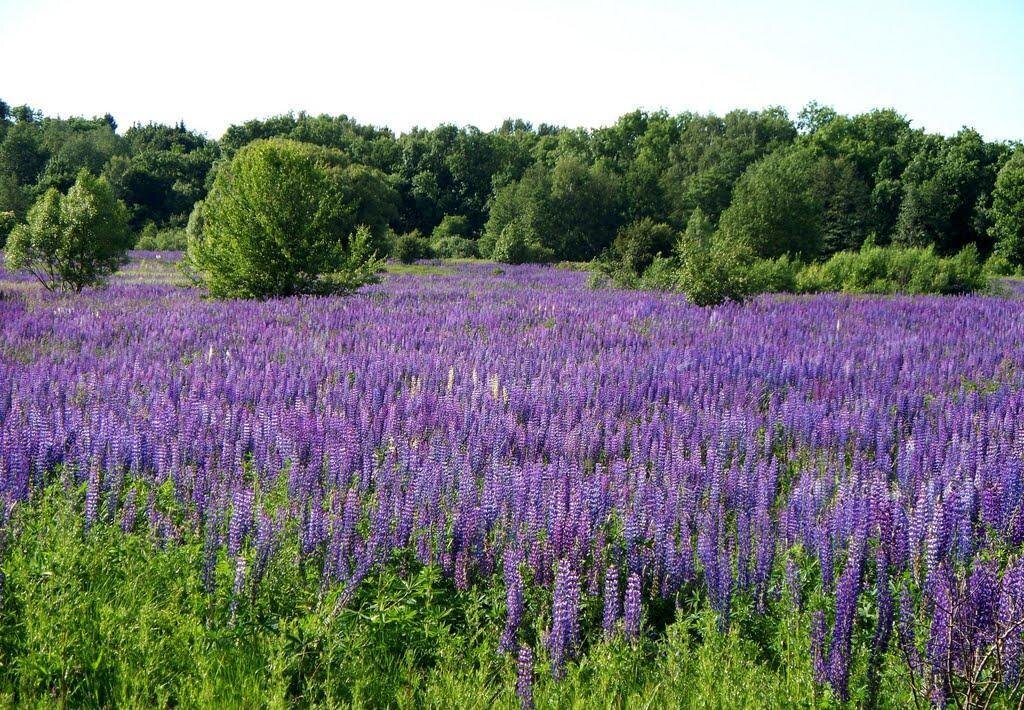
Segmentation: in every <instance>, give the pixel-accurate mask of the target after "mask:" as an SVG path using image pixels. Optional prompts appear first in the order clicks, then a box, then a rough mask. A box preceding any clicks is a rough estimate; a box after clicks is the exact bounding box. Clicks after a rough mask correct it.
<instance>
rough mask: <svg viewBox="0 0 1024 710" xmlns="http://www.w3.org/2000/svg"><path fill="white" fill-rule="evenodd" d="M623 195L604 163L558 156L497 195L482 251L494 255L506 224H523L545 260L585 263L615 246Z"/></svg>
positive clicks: (483, 237)
mask: <svg viewBox="0 0 1024 710" xmlns="http://www.w3.org/2000/svg"><path fill="white" fill-rule="evenodd" d="M621 199H622V194H621V185H620V183H619V181H618V178H617V177H616V176H615V175H614V174H613V173H611V172H610V171H609V170H607V169H605V168H604V167H602V166H600V165H593V166H588V165H587V164H586V163H584V162H583V161H582V160H580V159H579V158H578V157H576V156H574V155H563V156H561V157H559V158H557V159H556V161H555V164H554V166H553V167H551V168H549V167H548V166H546V165H544V164H543V163H537V164H536V165H534V166H533V167H531V168H530V169H529V170H528V171H527V172H526V173H525V174H524V175H523V178H522V179H521V180H519V181H517V182H513V183H510V184H508V185H505V186H504V187H502V188H500V189H499V190H498V191H497V192H496V193H495V195H494V199H493V201H492V203H491V209H490V216H489V219H488V221H487V226H486V228H485V230H484V234H483V236H482V237H481V239H480V243H479V248H480V253H481V255H482V256H488V255H490V254H491V250H492V249H494V248H495V245H496V244H497V242H498V241H499V239H500V235H501V234H502V233H503V232H504V230H505V229H506V227H508V226H509V225H511V224H512V223H513V222H521V223H523V224H524V225H526V226H525V227H524V228H525V229H527V231H528V233H529V234H531V235H532V236H531V240H533V241H535V242H536V244H538V245H540V246H542V247H544V248H543V249H542V250H540V251H539V252H537V253H538V255H540V256H543V258H544V260H546V261H550V260H551V259H552V258H555V259H560V260H567V261H586V260H588V259H591V258H593V257H595V256H597V255H598V254H599V253H600V252H601V251H603V250H604V249H605V248H607V247H608V246H609V245H610V244H611V241H612V239H613V237H614V236H615V231H616V230H617V229H618V226H619V224H620V223H621V211H620V209H621ZM516 229H519V228H518V227H517V228H516ZM548 252H551V256H547V253H548ZM495 258H496V257H495Z"/></svg>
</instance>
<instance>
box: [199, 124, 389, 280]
mask: <svg viewBox="0 0 1024 710" xmlns="http://www.w3.org/2000/svg"><path fill="white" fill-rule="evenodd" d="M353 167H358V168H360V169H361V179H360V180H358V181H354V180H352V179H350V178H351V175H350V173H351V168H353ZM364 173H365V174H364ZM378 181H379V182H384V178H383V177H382V176H381V177H379V180H378V178H377V176H376V175H373V174H371V171H370V169H366V168H364V167H363V166H348V165H346V164H345V159H344V157H343V156H342V155H341V153H340V152H338V151H334V150H331V149H328V148H322V147H320V146H315V145H311V144H308V143H300V142H297V141H292V140H285V139H272V140H261V141H255V142H253V143H250V144H249V145H247V146H245V147H244V148H242V149H241V150H239V151H238V152H237V153H236V154H235V156H234V158H233V159H232V160H231V162H230V163H229V164H228V165H225V166H223V167H222V168H221V169H220V170H219V171H218V172H217V177H216V179H215V180H214V184H213V188H212V189H211V190H210V194H209V196H208V197H207V199H206V201H205V202H204V203H203V211H202V217H203V224H202V230H201V231H199V232H198V233H195V232H194V233H193V234H192V235H191V236H190V238H189V244H188V255H187V258H188V264H189V265H190V266H191V267H192V268H193V269H195V270H196V271H197V272H198V273H199V275H200V277H201V278H202V280H203V281H205V282H206V285H207V286H208V288H209V290H210V294H211V295H213V296H214V297H217V298H270V297H275V296H291V295H296V294H328V293H338V292H343V291H348V290H351V289H354V288H357V287H358V286H361V285H363V284H365V283H369V282H371V281H373V280H375V274H376V272H377V271H378V270H379V269H380V267H381V266H382V263H383V262H382V261H381V260H380V259H378V258H377V256H376V253H375V251H374V249H373V242H374V234H373V233H372V232H371V229H370V228H369V227H367V226H364V225H365V224H366V223H367V222H368V221H372V220H371V219H370V217H369V216H368V215H367V210H368V207H373V206H374V205H376V204H377V202H379V201H380V200H379V199H378V196H377V195H376V193H377V192H380V191H381V190H380V189H378V188H380V187H381V186H380V185H378V184H377V182H378ZM369 183H372V184H369ZM364 188H365V189H364ZM371 190H372V191H374V194H372V195H369V196H367V195H364V194H362V193H363V192H369V191H371Z"/></svg>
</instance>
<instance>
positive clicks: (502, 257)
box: [491, 219, 555, 264]
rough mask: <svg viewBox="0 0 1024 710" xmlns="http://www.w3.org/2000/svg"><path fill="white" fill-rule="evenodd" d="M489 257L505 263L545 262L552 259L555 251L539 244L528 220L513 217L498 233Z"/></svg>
mask: <svg viewBox="0 0 1024 710" xmlns="http://www.w3.org/2000/svg"><path fill="white" fill-rule="evenodd" d="M491 258H492V259H494V260H495V261H500V262H503V263H506V264H526V263H531V262H540V263H545V262H549V261H552V260H554V258H555V253H554V251H552V250H551V249H550V248H548V247H546V246H544V245H543V244H541V241H540V239H539V238H538V237H537V234H536V233H535V232H534V230H533V227H532V226H531V225H530V223H529V222H528V221H526V220H525V219H514V220H512V221H511V222H509V223H508V224H506V225H505V227H504V228H503V229H502V230H501V234H499V235H498V239H497V241H496V242H495V244H494V250H493V252H492V253H491Z"/></svg>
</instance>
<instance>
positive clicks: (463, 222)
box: [430, 214, 472, 242]
mask: <svg viewBox="0 0 1024 710" xmlns="http://www.w3.org/2000/svg"><path fill="white" fill-rule="evenodd" d="M470 236H472V230H471V229H470V228H469V220H468V219H466V218H465V217H463V216H462V215H460V214H446V215H445V216H444V217H443V218H442V219H441V223H440V224H438V225H437V226H436V227H434V231H433V232H431V234H430V240H431V241H432V242H439V241H441V240H442V239H448V238H450V237H461V238H463V239H468V238H469V237H470Z"/></svg>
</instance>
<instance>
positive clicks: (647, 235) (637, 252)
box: [611, 217, 677, 274]
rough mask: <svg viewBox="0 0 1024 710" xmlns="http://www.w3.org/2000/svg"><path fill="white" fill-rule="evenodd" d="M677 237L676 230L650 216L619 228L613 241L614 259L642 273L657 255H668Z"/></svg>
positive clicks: (627, 267)
mask: <svg viewBox="0 0 1024 710" xmlns="http://www.w3.org/2000/svg"><path fill="white" fill-rule="evenodd" d="M676 238H677V235H676V232H675V230H673V229H672V227H670V226H669V225H667V224H659V223H657V222H655V221H654V220H652V219H651V218H649V217H645V218H643V219H642V220H640V221H639V222H633V223H632V224H629V225H627V226H625V227H622V228H621V229H619V231H618V234H616V235H615V241H614V242H612V248H611V252H612V254H611V255H612V259H613V260H615V261H616V262H618V263H619V264H621V265H622V266H623V267H624V268H626V269H628V270H629V271H632V272H633V273H634V274H642V273H643V272H644V271H645V270H646V269H647V267H648V266H650V265H651V263H652V262H653V261H654V259H655V257H657V256H667V255H668V254H669V253H670V252H671V250H672V246H673V244H674V243H675V241H676Z"/></svg>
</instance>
